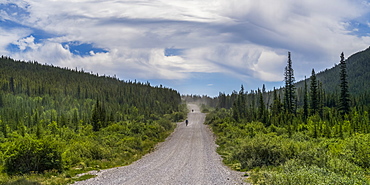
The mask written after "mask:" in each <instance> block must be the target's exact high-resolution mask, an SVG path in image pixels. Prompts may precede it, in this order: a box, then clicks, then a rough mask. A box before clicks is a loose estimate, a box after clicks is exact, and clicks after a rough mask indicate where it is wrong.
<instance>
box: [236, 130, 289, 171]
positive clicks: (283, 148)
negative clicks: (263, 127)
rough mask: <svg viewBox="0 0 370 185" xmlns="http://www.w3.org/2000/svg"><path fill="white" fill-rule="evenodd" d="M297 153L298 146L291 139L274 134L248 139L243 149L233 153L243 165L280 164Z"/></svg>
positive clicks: (243, 166)
mask: <svg viewBox="0 0 370 185" xmlns="http://www.w3.org/2000/svg"><path fill="white" fill-rule="evenodd" d="M295 154H296V147H295V145H294V143H292V142H291V141H290V140H288V139H285V138H282V137H279V136H274V135H257V136H255V137H253V138H251V139H249V140H246V141H245V143H244V144H243V145H242V149H241V150H240V151H238V152H237V153H235V154H234V155H233V157H234V159H236V160H238V161H240V163H241V167H242V168H246V169H251V168H254V167H261V166H269V165H280V164H283V163H284V162H285V161H287V160H289V159H291V158H292V157H293V156H294V155H295Z"/></svg>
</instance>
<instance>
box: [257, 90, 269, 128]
mask: <svg viewBox="0 0 370 185" xmlns="http://www.w3.org/2000/svg"><path fill="white" fill-rule="evenodd" d="M258 96H259V102H258V103H259V108H258V118H259V120H260V121H261V122H262V123H265V124H267V123H266V116H265V112H266V110H265V109H266V108H265V102H264V101H263V94H262V92H261V90H260V89H259V88H258Z"/></svg>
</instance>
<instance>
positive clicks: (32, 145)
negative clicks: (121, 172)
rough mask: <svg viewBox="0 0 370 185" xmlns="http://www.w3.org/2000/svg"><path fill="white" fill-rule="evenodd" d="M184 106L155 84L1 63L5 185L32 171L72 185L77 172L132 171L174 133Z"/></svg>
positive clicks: (1, 178) (0, 144)
mask: <svg viewBox="0 0 370 185" xmlns="http://www.w3.org/2000/svg"><path fill="white" fill-rule="evenodd" d="M184 107H185V106H184V105H182V104H181V98H180V94H179V93H178V92H177V91H176V90H173V89H170V88H164V87H162V86H160V87H152V86H150V84H149V82H147V83H139V82H136V81H135V82H131V81H127V82H125V81H121V80H119V79H117V78H115V77H107V76H98V75H93V74H90V73H86V72H84V71H83V70H80V71H78V70H77V69H76V70H72V69H67V68H64V69H63V68H60V67H54V66H49V65H41V64H39V63H37V62H23V61H15V60H13V59H11V58H8V57H1V58H0V158H1V163H0V184H4V183H6V182H10V181H14V180H16V179H17V178H14V177H11V176H9V175H14V174H29V175H30V176H28V177H33V176H34V175H32V174H33V173H35V174H39V173H41V175H35V176H36V177H35V178H36V180H37V181H43V182H45V181H49V180H52V183H50V182H49V183H46V184H66V183H71V182H73V178H72V177H74V175H75V174H76V173H79V172H83V171H88V170H92V169H101V168H107V167H113V166H119V165H127V164H129V163H131V162H133V161H135V160H137V159H138V158H140V157H141V156H142V155H144V154H146V153H147V152H149V151H151V150H152V148H153V147H154V146H155V145H156V144H157V143H158V142H160V141H163V140H164V139H165V138H166V137H167V136H168V135H169V134H170V133H171V132H172V130H173V129H174V127H175V124H174V123H173V122H176V121H179V120H181V119H183V118H184V117H185V115H186V112H185V111H186V109H185V108H184ZM30 173H31V174H30ZM42 173H44V174H45V175H42ZM48 173H52V174H53V175H48ZM51 176H58V178H52V179H50V177H51ZM19 178H21V176H20V177H19ZM40 178H41V179H40Z"/></svg>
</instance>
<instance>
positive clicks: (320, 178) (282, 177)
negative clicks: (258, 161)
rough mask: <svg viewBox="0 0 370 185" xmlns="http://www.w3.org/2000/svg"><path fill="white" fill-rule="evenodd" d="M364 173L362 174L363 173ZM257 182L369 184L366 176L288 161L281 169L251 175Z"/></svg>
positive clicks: (280, 184) (282, 184)
mask: <svg viewBox="0 0 370 185" xmlns="http://www.w3.org/2000/svg"><path fill="white" fill-rule="evenodd" d="M361 175H362V174H361ZM251 180H252V181H253V183H256V184H265V185H268V184H273V185H286V184H303V185H305V184H307V185H309V184H348V185H350V184H368V181H367V180H366V178H364V176H360V175H357V176H351V177H349V176H346V175H342V174H339V173H335V172H333V171H330V170H329V169H326V168H321V167H318V166H315V165H312V166H310V165H304V164H302V163H301V162H298V161H296V160H290V161H287V162H286V163H285V164H284V165H283V166H281V168H280V170H274V171H272V170H269V171H259V172H257V173H255V174H253V175H252V176H251Z"/></svg>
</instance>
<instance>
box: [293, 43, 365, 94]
mask: <svg viewBox="0 0 370 185" xmlns="http://www.w3.org/2000/svg"><path fill="white" fill-rule="evenodd" d="M338 56H339V55H338ZM338 62H339V57H338ZM346 62H347V74H348V85H349V92H350V94H351V95H360V94H363V93H365V92H366V93H369V91H370V88H369V87H370V82H369V79H370V47H369V48H367V49H366V50H364V51H360V52H358V53H355V54H353V55H351V56H350V57H348V59H347V60H346ZM339 73H340V66H339V65H336V66H335V67H333V68H331V69H326V70H324V71H321V72H319V73H318V74H317V75H316V78H317V80H318V81H320V82H321V83H322V84H323V89H324V90H325V92H326V93H336V92H339V90H340V89H339V84H340V81H339V80H340V78H339ZM308 78H309V77H308ZM308 80H309V79H308ZM307 84H308V85H309V83H307ZM296 87H297V88H302V87H304V81H300V82H297V84H296Z"/></svg>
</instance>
